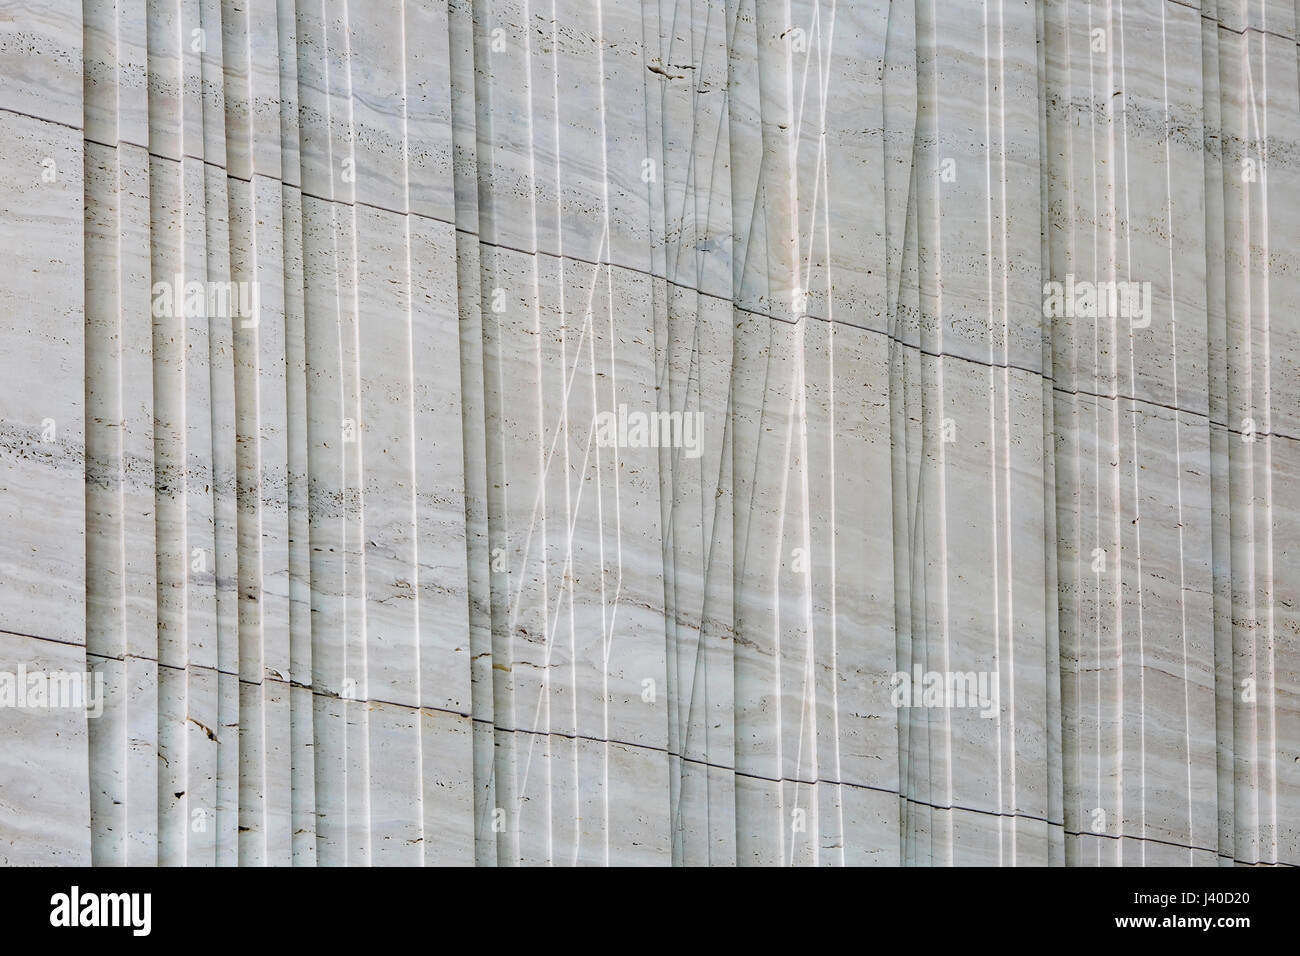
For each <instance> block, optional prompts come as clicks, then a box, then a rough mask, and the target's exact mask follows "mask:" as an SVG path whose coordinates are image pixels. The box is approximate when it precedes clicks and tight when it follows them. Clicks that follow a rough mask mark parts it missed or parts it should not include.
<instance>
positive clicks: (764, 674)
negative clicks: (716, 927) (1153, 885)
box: [0, 0, 1300, 865]
mask: <svg viewBox="0 0 1300 956" xmlns="http://www.w3.org/2000/svg"><path fill="white" fill-rule="evenodd" d="M1298 19H1300V4H1296V3H1293V2H1292V0H1240V2H1230V0H1201V3H1200V5H1199V7H1198V5H1197V4H1196V3H1194V2H1186V0H1184V2H1178V0H1123V2H1114V3H1107V4H1097V3H1088V2H1085V0H1047V2H1042V3H1031V2H1014V0H986V2H979V3H975V2H967V0H895V2H892V3H891V2H888V0H788V2H787V0H781V2H775V0H725V2H724V0H404V2H398V0H365V2H359V0H320V2H306V0H9V2H7V3H4V4H0V173H3V175H0V212H2V213H3V216H2V217H0V249H2V250H3V253H4V256H5V259H6V261H7V263H8V265H9V268H8V270H7V271H6V278H5V279H4V280H3V281H0V362H2V363H3V364H2V367H3V370H4V374H3V376H0V515H2V516H3V518H4V525H5V529H6V533H5V534H4V535H0V671H2V672H4V673H10V672H16V670H17V669H18V668H19V667H20V666H23V667H26V668H27V669H29V670H38V669H43V670H46V671H56V670H64V671H69V672H72V671H76V672H80V671H88V672H89V673H90V675H92V677H101V678H102V680H103V687H104V694H105V699H104V706H103V713H102V715H101V716H97V717H88V716H87V715H86V714H85V713H84V712H83V711H81V710H78V709H75V708H63V709H54V708H51V709H46V710H41V709H35V708H30V707H29V708H21V707H0V738H2V739H3V740H4V744H3V746H2V747H0V755H2V756H0V862H5V863H10V864H14V863H24V864H30V863H51V862H55V863H92V862H93V863H95V864H105V865H109V864H124V863H126V864H154V863H159V864H188V865H212V864H219V865H234V864H241V865H261V864H271V865H287V864H296V865H313V864H318V865H340V864H357V863H361V864H367V863H368V864H376V865H382V864H413V863H431V864H432V863H436V864H480V865H482V864H520V863H522V864H528V865H535V864H547V863H553V864H572V863H581V864H606V863H609V864H669V863H674V864H687V865H701V864H713V865H726V864H798V865H805V864H876V865H899V864H903V865H929V864H936V865H946V864H972V863H977V864H1007V865H1010V864H1020V865H1026V864H1053V865H1096V864H1103V865H1108V864H1125V865H1138V864H1176V865H1186V864H1197V865H1215V864H1218V865H1231V864H1233V863H1234V862H1235V863H1250V864H1253V863H1286V864H1293V865H1294V864H1298V863H1300V786H1298V785H1300V699H1298V696H1297V691H1298V690H1300V686H1298V684H1300V674H1298V670H1300V651H1298V650H1297V638H1298V637H1300V634H1298V631H1300V618H1298V617H1297V614H1298V612H1297V600H1298V599H1300V566H1298V563H1297V560H1296V557H1297V556H1296V548H1297V525H1296V515H1297V506H1298V505H1300V446H1298V445H1297V440H1298V439H1300V368H1298V366H1297V358H1298V356H1300V321H1298V320H1297V309H1298V308H1300V275H1298V274H1297V271H1296V262H1297V259H1298V257H1300V180H1298V179H1297V171H1298V166H1300V78H1298V76H1297V66H1298V65H1300V57H1298V55H1297V28H1298V24H1297V21H1298ZM177 277H180V285H179V287H177V285H176V281H175V280H176V278H177ZM1067 277H1068V281H1069V282H1070V283H1071V284H1073V283H1075V282H1092V283H1096V282H1116V281H1118V282H1130V281H1131V282H1136V283H1149V286H1147V288H1148V289H1149V291H1150V296H1151V298H1150V308H1149V310H1147V311H1146V313H1145V314H1143V315H1140V316H1134V315H1132V314H1125V315H1118V316H1116V315H1105V316H1102V317H1100V318H1095V317H1089V316H1088V315H1087V312H1088V310H1087V309H1086V308H1085V309H1074V308H1071V309H1070V312H1071V313H1072V314H1069V315H1065V314H1049V313H1051V312H1052V310H1051V309H1050V308H1048V307H1047V306H1046V305H1045V301H1046V299H1047V298H1048V297H1049V288H1050V286H1049V283H1053V282H1059V283H1062V284H1064V283H1066V282H1067ZM191 282H193V283H200V284H202V285H201V286H200V288H201V289H204V290H206V289H208V288H209V287H211V286H212V285H214V284H220V285H222V286H224V285H225V284H226V283H235V284H237V286H236V287H238V284H241V283H243V284H246V285H245V286H243V288H249V289H253V290H255V292H256V296H257V305H256V309H255V310H254V311H253V313H252V314H235V310H234V309H227V310H224V311H223V310H220V309H218V310H216V312H217V314H212V310H209V309H205V308H200V309H195V310H189V311H187V310H186V309H185V308H183V307H182V308H179V309H173V310H167V309H161V310H160V309H159V308H158V302H159V298H158V297H159V290H160V288H163V287H166V289H167V290H168V292H169V293H175V294H176V296H177V298H178V299H181V298H183V295H182V294H183V292H184V289H185V286H186V284H187V283H191ZM159 283H162V286H160V285H159ZM160 311H161V312H162V313H163V314H159V313H160ZM629 412H630V413H633V414H646V413H675V414H677V415H678V416H679V421H681V422H689V423H691V424H692V425H694V426H697V427H698V429H699V431H698V433H697V434H696V435H695V438H697V439H698V442H694V443H692V441H690V440H688V439H690V436H691V432H690V431H689V430H688V431H686V432H685V433H684V434H685V436H686V438H685V439H683V438H682V433H678V434H677V438H678V439H682V440H679V441H676V442H675V443H670V444H669V445H668V446H667V447H664V446H661V445H658V444H657V443H655V442H637V441H636V440H635V438H634V437H629V436H619V438H618V439H617V440H614V441H604V440H602V438H601V434H600V423H601V421H602V417H603V416H612V417H613V418H614V419H617V417H618V416H619V415H620V414H624V416H625V417H626V414H627V413H629ZM927 673H938V674H940V675H952V674H968V673H969V674H971V675H972V676H974V675H979V677H980V679H981V680H985V681H986V682H987V684H988V685H989V686H990V687H991V688H992V689H993V690H994V691H995V693H994V694H993V697H992V699H991V700H987V701H985V702H986V703H987V704H989V706H987V707H985V708H983V712H982V709H981V708H979V707H974V706H913V707H906V706H899V704H900V699H899V698H898V696H897V689H898V686H899V683H900V678H899V676H898V675H900V674H904V675H908V677H909V678H910V677H911V675H913V674H919V675H922V676H924V675H925V674H927ZM916 703H918V704H920V703H924V701H921V700H918V701H917V702H916ZM949 703H951V702H949Z"/></svg>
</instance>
